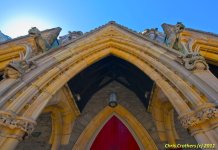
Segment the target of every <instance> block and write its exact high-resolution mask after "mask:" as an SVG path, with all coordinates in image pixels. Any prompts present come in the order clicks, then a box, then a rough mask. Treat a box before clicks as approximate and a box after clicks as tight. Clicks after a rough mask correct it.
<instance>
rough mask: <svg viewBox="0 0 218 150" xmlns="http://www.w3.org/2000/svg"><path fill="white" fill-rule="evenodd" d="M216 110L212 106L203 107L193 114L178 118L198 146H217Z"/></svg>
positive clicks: (217, 123) (217, 120)
mask: <svg viewBox="0 0 218 150" xmlns="http://www.w3.org/2000/svg"><path fill="white" fill-rule="evenodd" d="M217 118H218V109H217V108H216V107H214V106H212V105H205V107H202V108H199V109H197V110H196V111H194V112H193V113H190V114H186V115H185V116H182V117H180V121H181V123H182V125H183V127H184V128H188V129H189V130H190V132H191V135H192V136H194V137H195V139H196V141H197V142H198V143H199V144H215V145H216V146H218V136H217V131H216V130H217V125H218V119H217Z"/></svg>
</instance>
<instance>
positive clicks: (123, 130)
mask: <svg viewBox="0 0 218 150" xmlns="http://www.w3.org/2000/svg"><path fill="white" fill-rule="evenodd" d="M91 150H139V146H138V144H137V143H136V141H135V139H134V137H133V136H132V134H131V133H130V132H129V130H128V128H127V127H126V126H125V125H124V124H123V123H122V122H121V121H120V120H119V119H118V118H117V117H116V116H113V117H112V118H111V119H110V120H109V121H108V122H107V123H106V124H105V125H104V127H103V128H102V129H101V131H100V132H99V134H98V135H97V137H96V139H95V141H94V142H93V144H92V146H91Z"/></svg>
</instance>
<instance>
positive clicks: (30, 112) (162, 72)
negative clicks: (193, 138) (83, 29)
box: [6, 39, 205, 120]
mask: <svg viewBox="0 0 218 150" xmlns="http://www.w3.org/2000/svg"><path fill="white" fill-rule="evenodd" d="M84 49H85V50H84ZM162 53H164V52H163V51H161V50H159V51H158V50H152V49H148V48H147V47H146V48H143V47H142V46H141V47H140V44H138V45H137V46H136V45H135V44H134V43H131V42H129V41H128V42H127V41H125V40H121V39H119V41H118V40H115V39H102V40H101V41H94V42H92V43H88V44H87V45H85V46H84V45H83V46H78V47H74V46H69V47H67V48H66V49H65V50H63V51H61V52H58V53H52V54H51V55H50V59H48V60H47V61H54V60H55V62H56V63H54V64H53V68H50V69H49V70H48V71H47V72H46V73H45V74H43V75H41V77H40V78H39V79H37V80H35V81H34V82H32V83H31V85H30V86H29V87H27V88H26V89H25V90H24V91H23V92H22V93H21V94H20V95H18V96H17V97H16V98H15V100H14V101H13V102H12V103H11V104H10V105H9V106H8V107H7V108H6V110H9V111H13V112H16V113H19V112H20V111H21V110H22V109H23V108H24V106H25V105H26V104H27V103H31V105H30V107H29V108H28V109H27V110H26V111H24V113H23V116H24V117H28V118H32V119H34V120H35V119H36V118H37V117H38V116H39V114H40V113H41V112H42V110H43V109H44V107H45V106H46V105H47V103H48V102H49V100H50V99H51V97H52V95H54V94H55V93H56V91H58V89H60V88H61V87H62V86H63V85H64V84H66V83H67V82H68V81H69V80H70V79H71V78H72V77H74V76H75V75H76V74H77V73H79V72H80V71H81V70H83V69H85V68H86V67H88V66H89V65H91V64H93V63H94V62H96V61H98V60H100V59H102V58H104V57H106V56H108V55H115V56H117V57H119V58H121V59H124V60H126V61H128V62H130V63H132V64H134V65H135V66H136V67H138V68H139V69H141V70H142V71H143V72H144V73H145V74H146V75H148V76H149V77H150V78H151V79H152V80H154V81H155V83H156V84H157V85H158V86H159V87H160V88H161V89H162V91H163V92H164V94H165V95H166V96H167V97H168V99H169V100H170V102H171V103H172V105H173V107H174V108H175V110H176V111H177V112H178V114H185V113H187V112H190V111H191V109H190V108H189V106H188V105H187V104H186V102H185V99H184V98H182V97H181V96H180V94H182V95H183V96H184V97H185V98H186V99H187V100H188V101H189V102H190V103H191V104H192V105H191V106H193V107H195V106H196V105H201V104H203V103H205V101H204V100H203V99H202V98H201V97H200V96H199V94H198V93H197V92H196V91H195V90H193V88H191V86H190V85H188V84H187V83H186V82H185V81H184V80H183V79H182V78H181V77H179V76H178V75H177V74H176V73H175V72H174V71H172V70H170V68H168V67H167V66H166V65H164V64H162V63H161V62H160V61H159V59H158V57H160V55H161V54H162ZM42 59H43V58H42ZM169 59H170V55H169ZM43 60H44V61H45V60H46V59H43Z"/></svg>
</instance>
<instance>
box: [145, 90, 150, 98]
mask: <svg viewBox="0 0 218 150" xmlns="http://www.w3.org/2000/svg"><path fill="white" fill-rule="evenodd" d="M148 96H149V92H148V91H145V98H146V99H147V98H148Z"/></svg>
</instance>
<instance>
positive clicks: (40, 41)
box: [28, 27, 51, 52]
mask: <svg viewBox="0 0 218 150" xmlns="http://www.w3.org/2000/svg"><path fill="white" fill-rule="evenodd" d="M28 32H29V35H30V36H32V37H34V39H35V42H36V44H37V46H38V48H39V49H40V50H41V51H42V52H45V51H48V50H49V48H50V47H51V46H50V45H49V43H48V41H46V40H45V39H44V38H43V37H42V35H41V32H40V31H39V29H38V28H36V27H33V28H31V29H30V30H29V31H28Z"/></svg>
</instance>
